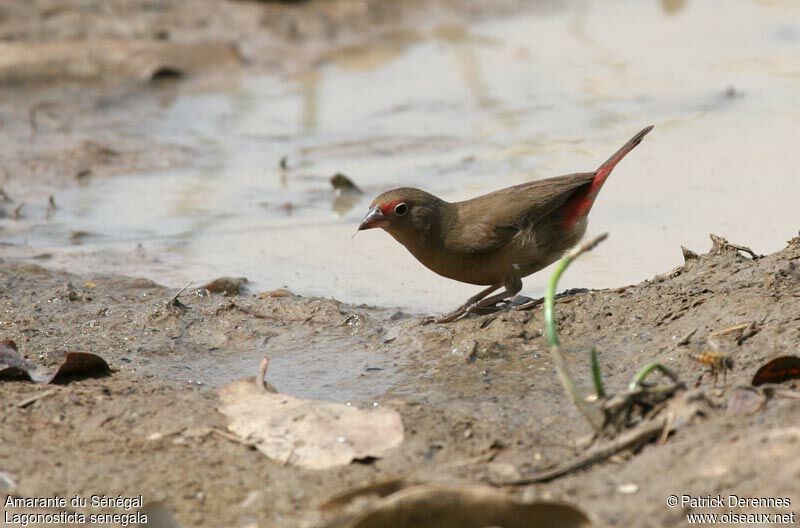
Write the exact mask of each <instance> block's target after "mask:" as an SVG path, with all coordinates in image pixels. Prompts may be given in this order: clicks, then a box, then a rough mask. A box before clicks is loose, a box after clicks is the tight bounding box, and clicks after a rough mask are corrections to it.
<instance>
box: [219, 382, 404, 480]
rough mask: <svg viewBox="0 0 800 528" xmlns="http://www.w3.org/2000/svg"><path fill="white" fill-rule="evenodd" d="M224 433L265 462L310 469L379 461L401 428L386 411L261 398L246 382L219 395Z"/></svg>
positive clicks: (259, 391) (281, 396)
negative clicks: (249, 447)
mask: <svg viewBox="0 0 800 528" xmlns="http://www.w3.org/2000/svg"><path fill="white" fill-rule="evenodd" d="M219 396H220V399H221V400H222V406H221V407H220V409H219V410H220V412H221V413H222V414H224V415H225V416H227V417H228V422H229V423H228V429H229V430H230V431H231V432H233V433H235V434H236V435H238V436H239V438H241V439H242V440H244V441H246V442H249V443H252V444H253V445H255V446H256V447H257V448H258V450H259V451H261V452H262V453H264V454H265V455H266V456H267V457H268V458H271V459H273V460H277V461H279V462H282V463H285V464H294V465H297V466H301V467H306V468H310V469H326V468H330V467H334V466H341V465H345V464H349V463H350V462H352V461H353V460H359V459H365V458H369V457H380V456H381V455H382V454H384V453H385V452H386V451H388V450H390V449H392V448H394V447H397V446H399V445H400V444H401V443H402V442H403V436H404V433H403V422H402V420H401V419H400V415H399V414H398V413H397V412H396V411H393V410H391V409H387V408H378V409H370V410H361V409H358V408H356V407H350V406H347V405H342V404H338V403H331V402H325V401H319V400H303V399H299V398H293V397H292V396H287V395H285V394H275V393H272V392H267V391H264V390H263V389H261V388H260V387H258V386H257V385H256V384H255V383H253V381H252V378H251V379H250V380H239V381H234V382H233V383H231V384H229V385H226V386H225V387H222V388H221V389H219Z"/></svg>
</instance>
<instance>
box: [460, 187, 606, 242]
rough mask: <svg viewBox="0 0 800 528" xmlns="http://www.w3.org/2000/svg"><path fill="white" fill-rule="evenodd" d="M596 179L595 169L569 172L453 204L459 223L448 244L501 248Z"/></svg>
mask: <svg viewBox="0 0 800 528" xmlns="http://www.w3.org/2000/svg"><path fill="white" fill-rule="evenodd" d="M593 179H594V173H593V172H584V173H577V174H568V175H566V176H558V177H556V178H548V179H546V180H537V181H533V182H527V183H523V184H520V185H515V186H513V187H508V188H506V189H501V190H499V191H495V192H493V193H489V194H486V195H483V196H479V197H477V198H473V199H471V200H467V201H464V202H459V203H456V204H453V205H455V206H456V207H457V211H458V222H456V226H455V228H454V229H452V230H451V231H450V233H449V235H448V236H447V239H446V240H445V245H446V246H447V247H448V248H449V249H451V250H454V251H460V252H464V253H485V252H489V251H494V250H496V249H499V248H501V247H503V246H505V245H506V244H508V243H509V242H511V240H512V239H513V238H514V237H515V236H516V235H517V234H518V233H519V232H520V230H521V229H525V228H528V227H529V226H531V225H535V224H536V223H538V222H539V221H540V220H542V219H544V218H545V217H546V216H547V215H549V214H550V213H552V212H553V211H555V210H556V209H557V208H558V207H559V206H561V205H562V204H563V203H564V202H566V201H567V199H569V197H570V196H572V194H573V193H574V192H575V191H576V190H578V189H579V188H581V187H583V186H585V185H587V184H589V183H590V182H591V181H592V180H593Z"/></svg>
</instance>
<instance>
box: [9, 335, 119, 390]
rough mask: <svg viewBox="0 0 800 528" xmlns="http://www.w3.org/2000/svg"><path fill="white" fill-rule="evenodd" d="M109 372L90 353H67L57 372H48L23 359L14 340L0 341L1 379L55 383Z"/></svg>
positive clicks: (95, 356) (101, 362)
mask: <svg viewBox="0 0 800 528" xmlns="http://www.w3.org/2000/svg"><path fill="white" fill-rule="evenodd" d="M109 372H110V369H109V368H108V364H107V363H106V362H105V360H104V359H103V358H101V357H100V356H98V355H95V354H90V353H88V352H66V353H64V358H63V360H62V361H61V364H60V365H58V367H57V368H56V370H54V371H52V372H47V371H45V370H43V369H42V368H41V367H39V366H38V365H34V364H33V363H31V362H30V361H28V360H27V359H25V358H23V357H22V356H21V355H20V354H19V352H18V351H17V344H16V343H15V342H14V341H13V340H11V339H2V340H0V379H8V378H27V379H29V380H30V381H33V382H36V383H53V382H54V381H62V380H63V379H64V378H68V377H78V376H79V377H91V376H102V375H106V374H108V373H109Z"/></svg>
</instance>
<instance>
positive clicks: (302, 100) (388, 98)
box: [15, 0, 800, 311]
mask: <svg viewBox="0 0 800 528" xmlns="http://www.w3.org/2000/svg"><path fill="white" fill-rule="evenodd" d="M799 42H800V4H797V3H794V2H755V1H751V0H737V1H731V2H727V3H726V4H725V7H724V9H723V8H721V7H720V5H719V3H717V2H713V1H711V0H705V1H700V0H694V1H687V0H659V1H655V0H654V1H652V2H639V1H634V0H616V1H612V2H592V1H588V0H584V1H582V2H577V3H575V4H574V5H572V6H571V7H569V8H562V9H554V10H551V11H542V12H535V13H533V12H532V13H529V14H520V15H518V16H514V17H510V18H505V19H498V20H492V21H486V22H483V23H480V24H475V25H473V26H471V27H460V26H453V25H449V26H443V27H438V28H434V29H433V30H431V31H422V30H420V32H418V33H397V34H396V35H393V36H392V38H387V39H385V40H383V41H381V42H380V43H379V44H376V45H374V46H370V47H360V48H358V47H356V48H349V49H346V50H344V51H341V52H337V53H332V54H331V55H330V56H329V57H328V58H327V59H326V60H325V61H324V62H323V63H322V64H321V65H320V66H319V67H318V68H317V69H315V70H314V71H311V72H308V73H306V74H304V75H301V76H299V77H297V78H294V79H288V80H285V79H280V78H275V77H270V76H265V77H260V78H248V79H243V80H241V82H240V83H239V85H238V86H237V87H236V88H235V89H231V90H229V91H226V92H218V93H205V94H197V93H178V94H177V95H176V96H175V97H174V98H173V99H169V100H167V99H165V102H164V105H165V106H164V112H163V117H162V118H161V119H159V120H158V121H157V122H154V123H148V124H143V125H141V126H142V127H143V129H141V130H136V131H132V132H131V133H138V134H147V135H153V136H155V137H157V138H160V139H162V140H164V141H169V142H173V143H175V142H177V143H181V144H186V145H188V146H190V147H191V148H192V149H194V150H195V151H197V152H198V157H197V160H196V162H195V163H194V164H193V166H191V167H187V168H184V169H181V170H167V171H164V172H162V173H159V174H148V175H131V176H129V177H120V178H115V179H113V180H106V181H96V182H93V183H92V184H90V185H88V186H85V187H82V188H80V189H76V190H74V191H73V192H72V193H71V194H69V195H66V196H62V197H60V199H59V205H60V207H59V209H58V210H56V211H55V212H54V214H53V215H52V217H51V219H50V220H49V221H47V222H45V223H44V224H42V225H40V226H37V227H36V228H35V230H34V231H33V232H31V233H28V234H26V235H25V239H24V240H26V241H28V242H29V243H31V244H33V245H37V246H42V247H47V248H50V249H51V250H52V249H54V248H56V249H58V248H60V249H62V250H63V252H66V253H68V252H70V251H76V249H75V248H70V244H69V240H68V238H69V232H70V231H75V230H85V231H88V232H90V233H93V234H96V235H98V236H95V237H90V238H88V239H86V240H85V241H84V243H83V244H82V246H81V247H80V249H79V250H80V251H81V252H82V253H81V254H82V258H87V256H86V252H87V251H88V252H89V253H91V252H92V251H95V250H97V251H99V252H100V253H103V254H105V253H104V252H107V251H108V250H112V251H121V252H125V251H133V248H135V247H136V244H139V243H141V244H142V245H143V246H144V248H145V249H146V250H148V251H150V252H151V253H156V254H158V255H159V256H160V258H159V260H158V262H144V261H141V260H136V259H132V260H131V261H129V262H128V263H127V267H126V264H125V263H124V259H123V263H122V264H120V263H119V260H116V261H114V262H115V263H116V264H115V266H116V267H115V269H114V271H118V272H123V273H134V274H137V275H146V276H150V277H152V278H154V279H156V280H159V281H161V282H167V283H171V284H173V285H182V284H183V283H184V282H185V281H186V280H188V279H194V280H197V281H200V280H204V279H207V278H210V277H213V276H217V275H236V276H241V275H244V276H247V277H248V278H250V280H251V281H253V282H254V283H255V284H256V286H257V287H261V288H265V289H267V288H275V287H281V286H284V285H286V286H288V287H289V288H290V289H292V290H293V291H295V292H298V293H301V294H309V295H311V294H313V295H323V296H331V295H332V296H335V297H337V298H340V299H343V300H347V301H350V302H355V303H361V302H365V303H371V304H379V305H401V306H406V307H410V308H412V309H416V310H420V311H434V310H442V309H447V308H451V307H453V306H454V305H456V304H458V303H459V302H461V301H462V300H463V299H464V298H466V297H467V296H469V295H471V294H472V293H475V292H474V291H473V290H474V288H473V287H471V286H468V285H460V284H457V283H454V282H452V281H449V280H447V279H443V278H440V277H437V276H435V275H433V274H432V273H431V272H429V271H427V270H426V269H424V268H423V267H422V266H421V265H419V264H418V263H416V261H414V260H413V258H412V257H410V255H408V254H407V253H406V252H405V250H404V249H403V248H402V247H400V246H399V245H397V244H396V243H395V242H394V241H393V240H392V239H391V237H389V236H388V235H386V234H385V233H381V232H368V233H362V234H360V235H359V236H357V237H355V238H354V239H352V240H351V238H350V237H351V236H352V234H353V232H354V230H355V227H356V226H357V224H358V221H359V219H360V218H361V216H362V215H363V213H364V209H365V208H366V206H367V204H368V203H369V201H370V200H371V198H372V197H373V196H374V195H376V194H378V193H379V192H381V191H384V190H386V189H389V188H392V187H397V186H404V185H411V186H418V187H423V188H425V189H427V190H429V191H431V192H434V193H436V194H438V195H440V196H442V197H444V198H445V199H450V200H457V199H463V198H467V197H470V196H474V195H476V194H480V193H484V192H489V191H491V190H494V189H497V188H500V187H504V186H508V185H513V184H516V183H519V182H522V181H527V180H530V179H535V178H543V177H549V176H556V175H559V174H564V173H569V172H576V171H585V170H591V169H594V168H596V167H597V166H598V165H599V164H600V163H601V162H602V161H604V160H605V159H606V158H607V157H608V156H609V155H610V154H611V153H612V152H613V151H614V150H615V149H616V148H617V147H618V146H619V145H620V144H622V143H623V142H624V141H625V140H627V139H628V138H629V137H630V136H631V135H632V134H633V133H634V132H636V131H637V130H640V129H641V128H642V127H643V126H645V125H648V124H651V123H652V124H655V125H656V129H655V130H654V131H653V133H651V134H650V135H649V136H648V137H647V139H646V140H645V142H644V143H643V144H642V145H641V146H639V147H638V148H637V149H636V151H635V152H634V153H632V154H631V155H630V156H629V157H628V158H626V159H625V161H624V162H623V163H622V164H621V165H620V166H619V167H618V168H617V170H616V171H615V173H614V175H613V176H612V178H611V180H610V181H609V183H608V185H607V186H606V187H605V188H604V189H603V193H602V195H601V197H600V198H599V200H598V202H597V205H596V207H595V209H594V211H593V213H592V217H591V225H590V232H594V233H597V232H600V231H609V232H610V233H611V238H610V239H609V241H608V242H607V243H605V244H604V245H603V246H601V247H600V248H598V249H597V251H595V252H594V253H592V254H591V255H588V256H587V257H586V258H585V259H584V260H582V261H581V262H579V263H578V264H577V265H576V266H575V268H574V269H571V270H570V274H569V275H568V277H567V278H566V280H567V282H566V283H565V284H564V286H565V287H577V286H581V287H596V288H600V287H609V286H614V285H620V284H626V283H630V282H636V281H639V280H642V279H645V278H648V277H651V276H653V275H654V274H656V273H660V272H663V271H665V270H667V269H670V268H671V267H672V266H674V265H677V264H678V263H679V262H680V251H679V248H680V245H681V244H683V245H686V246H688V247H692V248H694V249H699V250H702V249H704V248H706V247H707V246H708V244H709V242H708V240H707V238H706V237H707V234H708V233H710V232H715V233H719V234H722V235H725V236H727V237H728V238H730V239H731V240H734V241H737V242H743V243H746V244H747V245H750V246H752V247H754V249H756V250H757V251H759V252H769V251H773V250H776V249H778V248H780V247H781V246H782V244H783V243H784V241H785V240H787V239H788V238H789V237H791V236H792V235H793V234H794V233H796V231H797V229H798V215H797V213H796V211H797V206H796V204H797V201H798V198H800V178H798V177H797V175H796V171H795V169H794V167H795V166H796V165H797V155H796V147H795V146H794V143H795V138H797V137H798V132H799V131H800V130H798V127H799V126H800V125H798V123H800V109H799V108H800V107H798V105H797V104H796V103H797V94H798V89H800V54H798V53H797V50H798V43H799ZM336 173H343V174H346V175H347V176H349V177H351V178H352V179H353V180H354V181H355V182H356V183H357V184H358V185H359V186H360V187H361V188H362V189H363V190H364V195H350V194H348V195H342V194H337V193H335V192H334V190H333V189H332V188H331V185H330V182H329V179H330V177H331V176H333V175H334V174H336ZM21 240H23V239H22V238H16V239H15V241H17V242H19V241H21ZM88 258H91V255H90V256H89V257H88ZM104 258H105V257H104ZM104 258H98V259H97V260H98V262H97V267H98V268H103V263H104V262H105V260H104ZM545 280H546V273H540V274H539V275H536V276H533V277H530V278H529V279H527V281H526V282H525V290H524V293H526V294H529V295H537V294H540V293H541V291H542V287H543V285H544V283H545Z"/></svg>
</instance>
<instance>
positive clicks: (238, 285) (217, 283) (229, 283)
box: [202, 277, 247, 296]
mask: <svg viewBox="0 0 800 528" xmlns="http://www.w3.org/2000/svg"><path fill="white" fill-rule="evenodd" d="M245 284H247V278H245V277H220V278H218V279H214V280H213V281H211V282H209V283H208V284H206V285H204V286H202V288H203V289H206V290H208V291H209V292H211V293H221V294H222V295H230V296H234V295H239V294H240V293H241V292H242V288H244V285H245Z"/></svg>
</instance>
